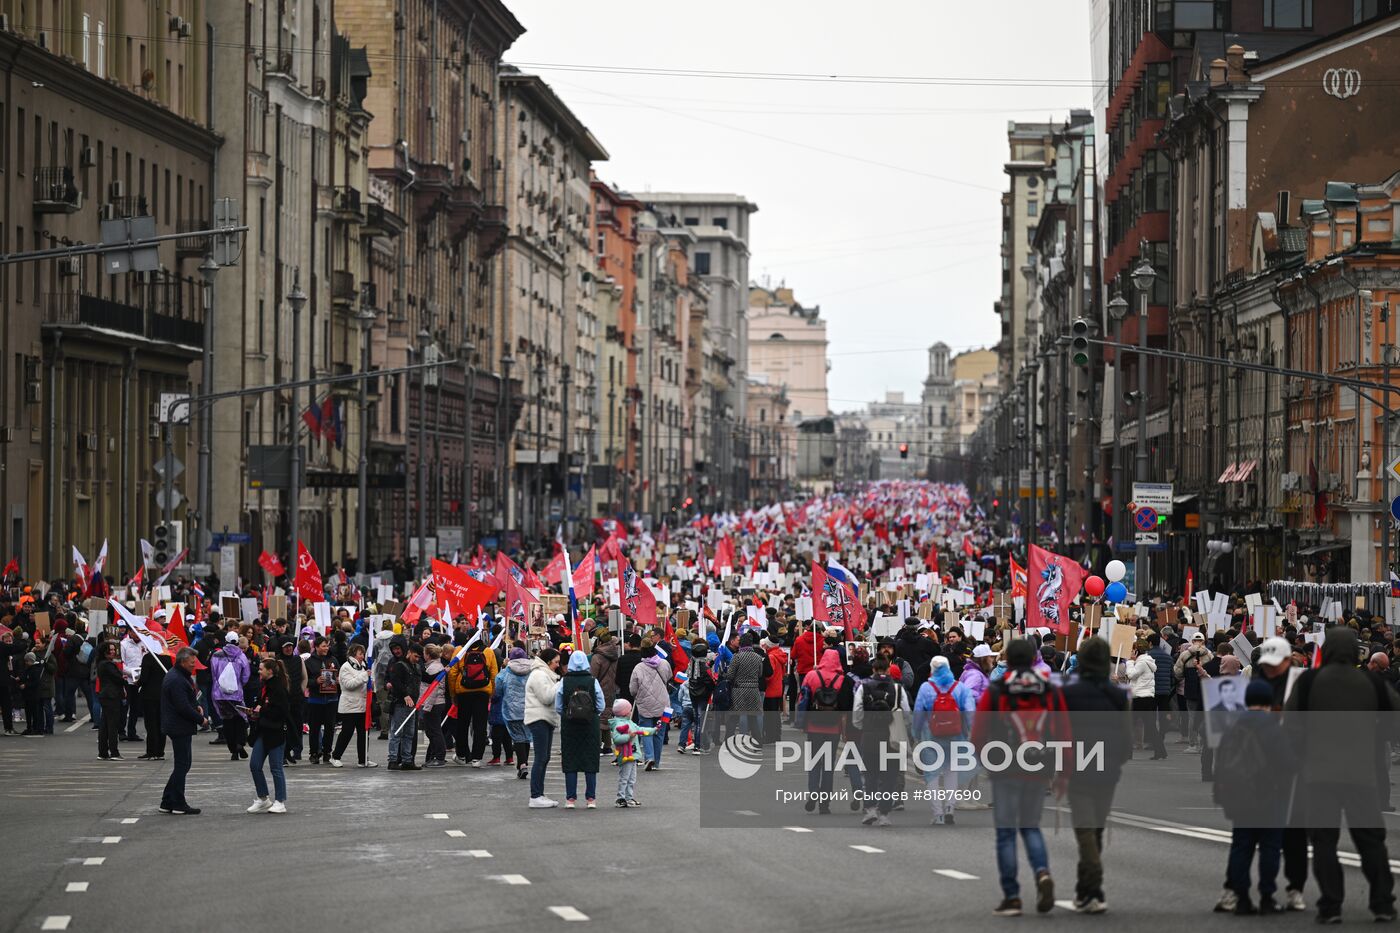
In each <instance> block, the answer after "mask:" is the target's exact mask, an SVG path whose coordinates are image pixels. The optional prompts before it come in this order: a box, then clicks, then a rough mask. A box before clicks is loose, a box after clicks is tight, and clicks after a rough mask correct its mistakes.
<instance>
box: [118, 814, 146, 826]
mask: <svg viewBox="0 0 1400 933" xmlns="http://www.w3.org/2000/svg"><path fill="white" fill-rule="evenodd" d="M140 819H141V817H139V816H128V817H127V818H126V819H124V820H122V825H123V826H130V825H131V824H132V823H135V822H137V821H138V820H140Z"/></svg>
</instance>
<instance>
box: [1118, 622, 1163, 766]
mask: <svg viewBox="0 0 1400 933" xmlns="http://www.w3.org/2000/svg"><path fill="white" fill-rule="evenodd" d="M1127 674H1128V693H1129V695H1130V696H1132V698H1133V714H1134V715H1135V716H1136V717H1137V719H1138V721H1139V722H1140V723H1142V744H1143V745H1144V746H1145V747H1150V748H1151V749H1152V760H1153V761H1158V760H1160V759H1162V758H1165V757H1167V746H1166V743H1165V742H1163V741H1162V734H1161V733H1160V732H1158V731H1157V700H1156V696H1157V659H1156V658H1154V657H1152V655H1151V653H1150V652H1149V650H1148V645H1147V642H1145V641H1139V642H1138V643H1137V644H1135V645H1134V646H1133V659H1132V660H1131V661H1129V662H1128V664H1127Z"/></svg>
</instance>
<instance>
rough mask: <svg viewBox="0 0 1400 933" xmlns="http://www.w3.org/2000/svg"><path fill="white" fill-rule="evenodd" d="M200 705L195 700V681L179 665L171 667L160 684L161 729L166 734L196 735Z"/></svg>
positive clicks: (199, 717)
mask: <svg viewBox="0 0 1400 933" xmlns="http://www.w3.org/2000/svg"><path fill="white" fill-rule="evenodd" d="M201 718H202V717H201V716H200V715H199V707H198V706H197V705H196V704H195V701H194V681H193V680H192V679H191V678H190V675H188V674H186V673H185V672H184V671H182V670H180V669H179V668H178V667H171V668H170V670H169V671H168V672H167V673H166V675H165V679H164V680H162V681H161V684H160V729H161V731H162V732H164V733H165V734H166V735H194V734H195V733H196V732H198V731H199V722H200V719H201Z"/></svg>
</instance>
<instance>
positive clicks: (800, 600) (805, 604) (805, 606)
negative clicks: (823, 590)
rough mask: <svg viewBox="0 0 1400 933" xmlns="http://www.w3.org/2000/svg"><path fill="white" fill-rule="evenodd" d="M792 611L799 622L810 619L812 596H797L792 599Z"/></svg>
mask: <svg viewBox="0 0 1400 933" xmlns="http://www.w3.org/2000/svg"><path fill="white" fill-rule="evenodd" d="M793 613H794V614H795V615H796V616H797V621H799V622H810V621H812V597H810V596H799V597H797V599H795V600H793Z"/></svg>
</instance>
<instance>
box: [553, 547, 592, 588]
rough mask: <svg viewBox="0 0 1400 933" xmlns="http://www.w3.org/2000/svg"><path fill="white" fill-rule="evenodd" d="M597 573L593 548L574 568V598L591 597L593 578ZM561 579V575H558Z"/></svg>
mask: <svg viewBox="0 0 1400 933" xmlns="http://www.w3.org/2000/svg"><path fill="white" fill-rule="evenodd" d="M597 573H598V552H597V551H596V550H594V549H593V548H591V547H590V548H589V549H588V553H587V554H585V555H583V560H581V561H579V562H578V566H577V567H575V568H574V596H576V597H578V598H579V599H583V598H584V597H586V596H592V595H593V578H594V577H595V576H596V575H597ZM560 576H561V577H562V576H563V574H560Z"/></svg>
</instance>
